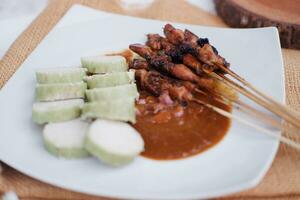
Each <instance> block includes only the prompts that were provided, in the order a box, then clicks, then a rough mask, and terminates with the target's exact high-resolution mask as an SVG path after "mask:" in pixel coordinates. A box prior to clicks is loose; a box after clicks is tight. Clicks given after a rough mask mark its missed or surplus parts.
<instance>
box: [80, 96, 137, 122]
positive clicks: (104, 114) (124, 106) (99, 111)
mask: <svg viewBox="0 0 300 200" xmlns="http://www.w3.org/2000/svg"><path fill="white" fill-rule="evenodd" d="M135 112H136V110H135V99H134V98H122V99H118V100H113V101H94V102H90V103H85V104H84V105H83V107H82V115H81V117H82V118H83V119H95V118H103V119H110V120H119V121H125V122H131V123H135V122H136V115H135Z"/></svg>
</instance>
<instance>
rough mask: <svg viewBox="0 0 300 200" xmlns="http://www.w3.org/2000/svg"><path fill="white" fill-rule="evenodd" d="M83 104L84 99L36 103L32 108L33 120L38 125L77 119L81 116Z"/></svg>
mask: <svg viewBox="0 0 300 200" xmlns="http://www.w3.org/2000/svg"><path fill="white" fill-rule="evenodd" d="M83 104H84V101H83V100H82V99H71V100H63V101H52V102H35V103H34V104H33V107H32V119H33V121H34V122H35V123H38V124H43V123H48V122H61V121H67V120H71V119H75V118H77V117H79V116H80V114H81V108H82V106H83Z"/></svg>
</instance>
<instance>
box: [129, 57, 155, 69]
mask: <svg viewBox="0 0 300 200" xmlns="http://www.w3.org/2000/svg"><path fill="white" fill-rule="evenodd" d="M129 68H130V69H145V70H149V69H150V66H149V64H148V62H147V61H146V60H142V59H137V58H136V59H133V61H132V62H130V63H129Z"/></svg>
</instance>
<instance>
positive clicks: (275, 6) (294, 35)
mask: <svg viewBox="0 0 300 200" xmlns="http://www.w3.org/2000/svg"><path fill="white" fill-rule="evenodd" d="M214 2H215V6H216V10H217V13H218V15H219V16H220V17H221V18H222V19H223V20H224V22H225V23H227V24H228V25H229V26H231V27H235V28H256V27H268V26H276V27H277V28H278V31H279V35H280V42H281V46H282V47H285V48H294V49H300V0H214Z"/></svg>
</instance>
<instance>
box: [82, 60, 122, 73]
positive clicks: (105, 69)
mask: <svg viewBox="0 0 300 200" xmlns="http://www.w3.org/2000/svg"><path fill="white" fill-rule="evenodd" d="M81 64H82V67H85V68H87V69H88V71H89V72H90V73H93V74H99V73H110V72H124V71H127V70H128V64H127V62H126V59H125V58H124V57H122V56H103V55H102V56H93V57H84V58H81Z"/></svg>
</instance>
